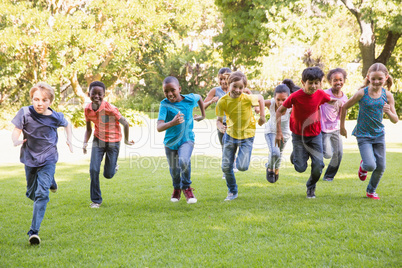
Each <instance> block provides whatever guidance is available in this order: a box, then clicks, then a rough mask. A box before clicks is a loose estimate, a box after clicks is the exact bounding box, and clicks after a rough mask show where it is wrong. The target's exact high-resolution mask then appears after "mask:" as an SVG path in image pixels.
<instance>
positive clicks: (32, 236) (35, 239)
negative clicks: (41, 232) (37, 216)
mask: <svg viewBox="0 0 402 268" xmlns="http://www.w3.org/2000/svg"><path fill="white" fill-rule="evenodd" d="M27 235H29V238H28V242H29V244H31V245H39V244H40V238H39V236H38V232H34V231H32V230H29V232H28V233H27Z"/></svg>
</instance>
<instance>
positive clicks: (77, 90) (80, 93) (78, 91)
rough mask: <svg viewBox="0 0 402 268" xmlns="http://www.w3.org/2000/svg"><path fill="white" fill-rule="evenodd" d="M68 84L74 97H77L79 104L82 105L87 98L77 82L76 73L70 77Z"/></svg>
mask: <svg viewBox="0 0 402 268" xmlns="http://www.w3.org/2000/svg"><path fill="white" fill-rule="evenodd" d="M70 82H71V87H72V88H73V91H74V93H75V95H76V96H78V98H79V99H80V103H81V104H84V103H85V100H86V98H88V97H87V95H86V94H85V93H84V91H83V90H82V87H81V85H80V83H79V82H78V79H77V71H74V73H73V74H72V75H71V77H70Z"/></svg>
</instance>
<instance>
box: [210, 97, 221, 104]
mask: <svg viewBox="0 0 402 268" xmlns="http://www.w3.org/2000/svg"><path fill="white" fill-rule="evenodd" d="M218 100H219V97H213V98H212V99H211V103H215V102H217V101H218Z"/></svg>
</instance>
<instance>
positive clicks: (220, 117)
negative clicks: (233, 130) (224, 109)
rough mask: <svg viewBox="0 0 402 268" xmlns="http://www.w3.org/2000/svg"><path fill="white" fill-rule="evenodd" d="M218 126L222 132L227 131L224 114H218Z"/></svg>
mask: <svg viewBox="0 0 402 268" xmlns="http://www.w3.org/2000/svg"><path fill="white" fill-rule="evenodd" d="M216 127H217V128H218V130H219V131H220V132H221V133H225V132H226V126H225V125H224V124H223V117H222V116H218V119H217V120H216Z"/></svg>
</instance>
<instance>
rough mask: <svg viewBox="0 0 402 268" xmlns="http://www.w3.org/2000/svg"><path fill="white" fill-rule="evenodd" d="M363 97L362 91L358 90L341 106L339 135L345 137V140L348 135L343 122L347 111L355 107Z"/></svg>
mask: <svg viewBox="0 0 402 268" xmlns="http://www.w3.org/2000/svg"><path fill="white" fill-rule="evenodd" d="M363 96H364V89H360V90H359V91H357V92H356V93H355V95H353V97H351V98H350V99H349V100H348V101H347V102H346V103H345V104H344V105H343V106H342V109H341V123H340V134H341V135H342V136H345V138H347V137H348V133H347V131H346V128H345V120H346V114H347V113H348V109H349V108H350V107H352V106H353V105H355V104H356V103H357V102H359V100H361V98H363Z"/></svg>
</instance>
